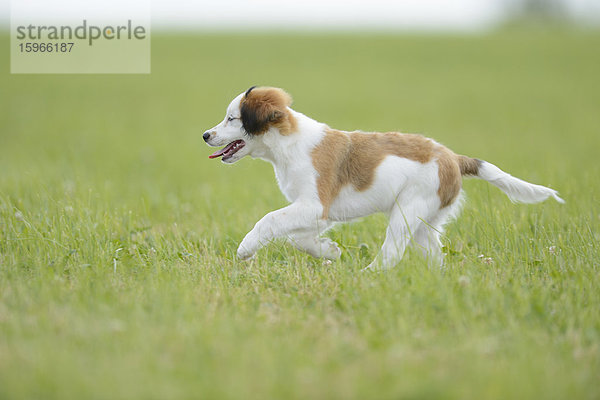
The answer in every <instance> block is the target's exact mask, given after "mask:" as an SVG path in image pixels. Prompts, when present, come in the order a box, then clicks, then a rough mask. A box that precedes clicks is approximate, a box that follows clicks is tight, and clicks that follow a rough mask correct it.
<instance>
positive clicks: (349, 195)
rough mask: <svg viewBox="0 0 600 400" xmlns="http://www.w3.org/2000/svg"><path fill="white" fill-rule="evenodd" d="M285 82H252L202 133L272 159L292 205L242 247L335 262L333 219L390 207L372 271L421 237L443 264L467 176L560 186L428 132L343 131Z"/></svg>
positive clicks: (519, 195)
mask: <svg viewBox="0 0 600 400" xmlns="http://www.w3.org/2000/svg"><path fill="white" fill-rule="evenodd" d="M291 103H292V99H291V97H290V96H289V95H288V94H287V93H286V92H285V91H283V90H282V89H279V88H273V87H252V88H250V89H248V90H247V91H246V92H244V93H242V94H240V95H239V96H237V97H236V98H235V99H233V101H232V102H231V103H230V104H229V107H228V108H227V114H226V115H225V119H224V120H223V121H222V122H221V123H219V124H218V125H217V126H215V127H214V128H212V129H209V130H208V131H206V132H205V133H204V135H203V138H204V140H205V141H206V143H208V145H210V146H225V147H224V148H223V149H221V150H218V151H216V152H215V153H213V154H211V155H210V158H217V157H223V158H222V161H223V162H224V163H227V164H232V163H234V162H236V161H238V160H239V159H241V158H242V157H244V156H247V155H250V156H251V157H256V158H262V159H264V160H266V161H269V162H270V163H271V164H273V167H274V169H275V175H276V177H277V183H278V184H279V187H280V188H281V191H282V192H283V194H284V195H285V197H286V198H287V199H288V201H290V203H291V204H290V205H288V206H287V207H284V208H282V209H280V210H276V211H273V212H270V213H268V214H267V215H265V216H264V217H263V218H262V219H261V220H260V221H258V222H257V223H256V225H255V226H254V228H253V229H252V230H251V231H250V232H249V233H248V234H247V235H246V237H245V238H244V240H243V241H242V243H241V244H240V246H239V248H238V251H237V254H238V256H239V257H240V258H242V259H247V258H249V257H252V256H253V255H254V254H255V253H256V251H257V250H258V249H260V248H261V247H262V246H264V245H265V244H267V243H269V242H270V241H272V240H273V239H275V238H280V237H281V238H287V239H288V240H289V241H290V243H292V244H293V245H294V246H296V247H297V248H299V249H300V250H303V251H306V252H308V253H309V254H311V255H313V256H315V257H325V258H329V259H335V258H338V257H339V256H340V253H341V251H340V249H339V247H338V245H337V244H336V243H335V242H333V241H332V240H330V239H328V238H322V237H320V236H321V235H322V234H323V233H324V232H325V231H326V230H327V229H329V228H330V227H331V226H332V225H333V224H334V223H336V222H342V221H348V220H351V219H354V218H359V217H364V216H366V215H369V214H372V213H376V212H383V213H386V214H387V215H388V216H389V226H388V228H387V233H386V237H385V241H384V243H383V247H382V248H381V251H380V252H379V254H378V255H377V256H376V258H375V260H374V261H373V262H372V263H371V264H370V265H369V266H368V267H367V268H390V267H393V266H394V265H396V264H397V263H398V262H399V261H400V260H401V259H402V256H403V254H404V251H405V248H406V246H407V245H409V244H411V243H412V244H413V245H415V246H417V247H418V248H419V249H421V250H422V251H423V253H424V255H425V256H428V257H430V258H431V259H433V260H435V262H437V263H439V264H441V263H442V262H443V254H442V249H441V243H440V234H441V232H442V228H443V225H444V224H445V223H446V222H447V221H448V219H449V218H451V217H452V216H454V215H456V214H457V213H458V211H459V208H460V203H461V202H460V197H461V184H462V177H463V176H473V177H478V178H481V179H484V180H486V181H488V182H490V183H491V184H493V185H495V186H497V187H499V188H500V189H501V190H502V191H503V192H504V193H506V194H507V195H508V196H509V197H510V199H511V200H513V201H515V202H523V203H537V202H541V201H543V200H546V199H547V198H549V197H553V198H554V199H556V200H557V201H559V202H561V203H562V202H563V200H562V199H561V198H560V197H558V193H557V192H556V191H555V190H552V189H549V188H547V187H544V186H539V185H534V184H531V183H527V182H524V181H522V180H520V179H517V178H514V177H512V176H511V175H509V174H507V173H505V172H503V171H501V170H500V169H499V168H498V167H496V166H494V165H493V164H490V163H488V162H485V161H481V160H477V159H474V158H470V157H466V156H461V155H457V154H455V153H453V152H452V151H451V150H449V149H448V148H446V147H444V146H442V145H441V144H439V143H437V142H435V141H434V140H432V139H428V138H425V137H423V136H420V135H413V134H402V133H396V132H389V133H366V132H343V131H338V130H335V129H331V128H330V127H329V126H327V125H325V124H323V123H320V122H317V121H315V120H313V119H311V118H309V117H307V116H305V115H304V114H301V113H299V112H297V111H294V110H292V109H291V108H290V105H291Z"/></svg>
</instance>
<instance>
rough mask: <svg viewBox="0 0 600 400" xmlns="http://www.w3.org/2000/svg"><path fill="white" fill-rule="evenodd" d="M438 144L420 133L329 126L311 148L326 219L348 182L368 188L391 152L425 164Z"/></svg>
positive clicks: (359, 187) (356, 187) (358, 186)
mask: <svg viewBox="0 0 600 400" xmlns="http://www.w3.org/2000/svg"><path fill="white" fill-rule="evenodd" d="M435 150H436V147H435V143H434V142H433V141H431V140H429V139H427V138H425V137H423V136H421V135H412V134H402V133H396V132H388V133H363V132H349V133H348V132H341V131H337V130H333V129H327V130H326V131H325V136H324V138H323V140H322V141H321V143H319V144H318V145H317V146H316V147H315V148H314V149H313V151H312V154H311V156H312V161H313V166H314V167H315V169H316V170H317V172H318V173H319V177H318V179H317V191H318V194H319V199H320V201H321V204H322V205H323V218H327V216H328V214H329V207H330V206H331V203H332V202H333V200H334V199H335V198H336V197H337V196H338V194H339V192H340V190H341V189H342V187H344V186H345V185H348V184H351V185H352V186H353V187H354V188H355V189H356V190H358V191H361V192H362V191H364V190H367V189H368V188H369V187H370V186H371V185H372V184H373V181H374V179H375V170H376V169H377V167H378V166H379V164H381V162H382V161H383V160H384V159H385V157H387V156H388V155H394V156H398V157H403V158H408V159H410V160H414V161H418V162H420V163H426V162H428V161H430V160H431V159H432V158H433V157H434V155H435Z"/></svg>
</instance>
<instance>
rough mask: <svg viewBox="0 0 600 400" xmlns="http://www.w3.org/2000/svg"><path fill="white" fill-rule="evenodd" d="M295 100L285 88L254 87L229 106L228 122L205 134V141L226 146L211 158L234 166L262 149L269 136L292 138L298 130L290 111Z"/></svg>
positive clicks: (216, 145) (210, 144)
mask: <svg viewBox="0 0 600 400" xmlns="http://www.w3.org/2000/svg"><path fill="white" fill-rule="evenodd" d="M291 104H292V98H291V97H290V95H289V94H287V93H286V92H285V91H284V90H283V89H279V88H273V87H254V86H253V87H251V88H250V89H248V90H247V91H246V92H245V93H242V94H240V95H239V96H237V97H236V98H235V99H233V101H232V102H231V103H230V104H229V107H227V114H226V115H225V119H224V120H223V121H221V123H219V124H218V125H217V126H215V127H214V128H211V129H209V130H208V131H206V132H204V135H203V138H204V141H205V142H206V143H207V144H208V145H209V146H213V147H220V146H225V147H224V148H222V149H221V150H218V151H216V152H214V153H213V154H211V155H210V156H209V158H217V157H221V156H222V157H223V158H222V161H223V162H224V163H227V164H232V163H234V162H236V161H238V160H239V159H241V158H242V157H244V156H246V155H248V154H250V155H253V154H254V152H259V151H261V150H262V148H263V147H264V146H263V144H264V143H263V140H264V136H265V135H274V134H277V135H288V134H290V133H292V132H294V131H295V130H296V121H295V119H294V117H293V115H292V114H291V112H290V109H289V106H290V105H291Z"/></svg>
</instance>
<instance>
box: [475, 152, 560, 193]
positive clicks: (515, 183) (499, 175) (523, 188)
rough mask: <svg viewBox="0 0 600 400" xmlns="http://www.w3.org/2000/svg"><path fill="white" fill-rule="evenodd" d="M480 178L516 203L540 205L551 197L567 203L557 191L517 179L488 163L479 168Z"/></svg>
mask: <svg viewBox="0 0 600 400" xmlns="http://www.w3.org/2000/svg"><path fill="white" fill-rule="evenodd" d="M478 177H479V178H481V179H484V180H486V181H488V182H489V183H491V184H492V185H494V186H497V187H498V188H500V190H502V191H503V192H504V193H506V195H507V196H508V197H509V198H510V199H511V200H512V201H513V202H515V203H539V202H540V201H544V200H546V199H547V198H548V197H550V196H552V197H553V198H554V199H555V200H556V201H558V202H559V203H564V202H565V201H564V200H563V199H561V198H560V197H559V196H558V192H557V191H556V190H552V189H550V188H547V187H545V186H540V185H534V184H533V183H529V182H525V181H523V180H521V179H519V178H515V177H514V176H512V175H509V174H507V173H506V172H504V171H502V170H501V169H500V168H498V167H496V166H495V165H494V164H490V163H489V162H486V161H483V163H482V164H481V166H480V167H479V175H478Z"/></svg>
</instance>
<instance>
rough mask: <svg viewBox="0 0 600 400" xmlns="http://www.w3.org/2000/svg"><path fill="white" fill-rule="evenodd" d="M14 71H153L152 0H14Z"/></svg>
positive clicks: (137, 72)
mask: <svg viewBox="0 0 600 400" xmlns="http://www.w3.org/2000/svg"><path fill="white" fill-rule="evenodd" d="M10 26H11V28H10V43H11V50H10V71H11V73H13V74H149V73H150V39H151V34H150V1H149V0H135V1H129V0H85V1H82V0H52V1H48V0H11V16H10Z"/></svg>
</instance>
